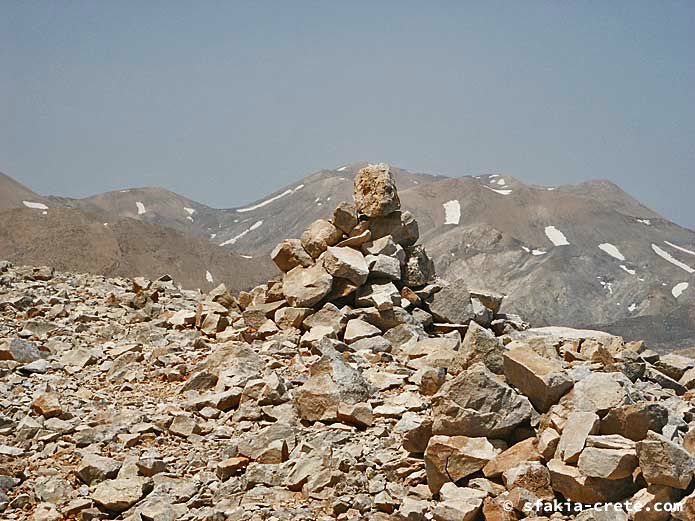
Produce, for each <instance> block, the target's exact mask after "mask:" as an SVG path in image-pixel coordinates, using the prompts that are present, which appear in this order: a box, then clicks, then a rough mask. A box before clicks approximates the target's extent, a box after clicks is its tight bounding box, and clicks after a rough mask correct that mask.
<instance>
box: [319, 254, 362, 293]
mask: <svg viewBox="0 0 695 521" xmlns="http://www.w3.org/2000/svg"><path fill="white" fill-rule="evenodd" d="M323 266H324V268H325V269H326V271H327V272H328V273H330V274H331V275H333V276H334V277H339V278H341V279H347V280H349V281H350V282H352V283H353V284H355V285H357V286H361V285H362V284H364V283H365V282H366V281H367V277H368V276H369V267H368V266H367V261H366V260H365V259H364V255H362V254H361V253H360V252H359V251H357V250H355V249H353V248H338V247H335V246H329V247H328V249H327V250H326V253H324V254H323Z"/></svg>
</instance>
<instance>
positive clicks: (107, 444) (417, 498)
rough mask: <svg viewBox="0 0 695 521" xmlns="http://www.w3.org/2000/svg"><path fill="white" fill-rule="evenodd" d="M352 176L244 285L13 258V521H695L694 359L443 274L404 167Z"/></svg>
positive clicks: (3, 419)
mask: <svg viewBox="0 0 695 521" xmlns="http://www.w3.org/2000/svg"><path fill="white" fill-rule="evenodd" d="M355 187H356V194H355V203H354V204H353V203H351V202H347V203H341V204H339V205H338V208H337V209H336V211H335V212H334V213H333V217H332V220H331V221H328V220H323V221H317V222H316V223H314V224H313V225H311V226H310V227H309V229H308V230H307V231H306V232H305V233H304V234H303V235H302V237H301V239H287V240H285V241H283V243H282V244H281V245H279V246H278V248H276V249H275V250H274V251H273V254H272V256H273V260H274V261H275V263H276V265H277V266H278V268H279V269H280V270H281V271H282V275H281V276H280V277H277V278H276V279H274V280H271V281H268V283H267V284H262V285H260V286H257V287H255V288H253V289H250V290H249V291H245V292H242V293H240V294H239V295H231V294H230V292H229V291H227V289H226V287H225V286H224V285H223V284H222V285H220V286H218V287H217V288H215V289H213V290H212V291H210V292H209V293H208V294H201V293H200V292H196V291H185V290H182V289H180V288H179V287H178V285H177V284H176V283H175V281H172V280H171V279H170V278H169V277H163V278H162V279H160V280H146V279H142V278H138V279H135V280H128V279H123V278H114V279H106V278H103V277H99V276H93V275H86V274H75V273H63V272H59V271H54V270H42V271H41V272H42V273H44V272H45V274H46V276H41V277H36V276H34V273H38V271H37V270H32V269H28V270H27V269H23V268H21V267H14V266H12V265H11V264H9V263H1V265H2V266H3V270H2V274H1V275H0V323H1V324H2V329H0V403H1V404H2V407H0V517H2V518H3V519H14V520H24V519H35V520H39V519H47V520H60V519H80V520H91V519H124V520H125V519H127V520H129V521H148V520H157V521H168V520H172V521H173V520H176V519H182V520H184V521H217V520H225V519H229V520H235V521H236V520H239V521H252V520H253V521H257V520H261V519H273V520H278V521H285V520H287V521H289V520H300V521H302V520H304V521H310V520H312V521H313V520H325V519H339V520H342V521H348V520H357V519H373V520H377V521H379V520H384V521H386V520H392V519H393V520H396V521H399V520H413V521H415V520H417V521H422V520H426V519H435V520H457V521H458V520H461V519H464V520H471V521H517V520H519V519H524V518H525V519H536V520H538V521H540V520H544V521H548V520H549V519H553V520H557V521H560V520H569V519H578V520H585V521H587V520H591V519H627V517H623V518H621V517H616V515H617V514H616V512H608V513H607V514H606V515H607V516H608V517H600V515H599V513H598V512H589V511H588V512H585V513H583V514H579V515H577V514H569V513H559V512H556V513H552V514H547V516H546V517H536V518H534V517H532V516H533V515H534V514H533V513H531V512H522V508H523V505H524V503H526V502H528V501H531V502H534V501H538V500H540V501H552V500H553V499H558V500H562V499H567V500H570V501H580V502H587V503H593V502H619V501H625V500H629V499H632V500H633V501H637V500H639V501H641V502H643V503H644V504H647V505H654V504H655V503H656V502H672V503H676V502H680V503H681V505H682V506H683V510H682V512H680V513H676V514H675V515H674V518H675V519H682V520H686V519H691V518H692V512H693V511H694V509H695V506H694V505H695V499H693V494H692V487H693V483H692V482H693V480H692V478H693V472H695V463H694V461H695V459H694V458H695V453H693V448H694V447H695V434H694V433H695V416H694V414H693V402H694V401H695V393H692V391H688V390H687V389H689V388H690V387H692V385H691V384H692V381H693V376H692V375H693V370H694V368H695V363H694V362H693V361H692V360H690V359H688V358H686V357H682V356H680V355H678V356H676V355H673V356H672V355H666V356H660V355H658V354H657V353H654V352H650V351H648V350H644V349H639V350H638V349H633V347H634V346H630V345H629V344H625V342H623V341H622V339H620V338H618V337H612V336H610V335H604V336H600V337H592V338H585V337H583V336H581V335H582V332H575V333H574V334H575V336H574V337H573V338H571V339H569V338H568V337H566V336H563V335H564V334H565V333H566V332H567V330H566V329H564V330H562V332H563V333H562V334H561V333H558V334H557V335H552V334H549V333H547V332H545V333H544V334H543V335H537V336H534V330H527V328H528V325H526V324H525V323H524V322H523V320H521V319H520V318H519V317H516V316H513V315H506V314H504V313H503V312H502V310H503V307H504V306H503V299H502V296H501V295H497V294H494V293H491V292H488V291H485V290H481V289H470V288H467V287H466V285H465V281H461V280H459V281H454V282H453V283H451V284H447V283H446V282H445V281H442V280H439V279H437V278H436V274H435V272H434V265H433V263H432V260H431V259H430V258H429V256H428V255H427V252H426V251H425V250H424V248H422V247H421V246H420V245H418V244H417V240H418V236H419V233H418V226H417V222H416V221H415V219H414V217H413V216H412V215H411V214H410V213H409V212H407V211H404V210H401V208H400V200H399V198H398V194H397V191H396V188H395V185H394V184H393V179H392V178H391V176H390V174H389V169H388V167H387V166H385V165H377V166H372V167H368V168H367V169H366V170H364V171H363V173H361V174H360V175H359V176H358V179H357V180H356V183H355ZM28 274H30V275H28ZM49 275H50V276H49ZM17 302H28V304H27V305H22V306H16V305H14V304H13V303H17ZM56 306H58V307H59V308H60V310H61V311H60V313H58V314H55V313H54V311H55V309H56ZM674 382H675V384H674ZM679 382H680V383H679ZM509 505H511V509H510V508H509ZM601 515H603V514H601ZM610 516H613V517H610ZM688 516H690V517H688ZM662 519H663V521H666V519H667V518H662V517H658V516H656V515H650V516H643V517H639V516H635V517H634V519H633V518H630V521H662Z"/></svg>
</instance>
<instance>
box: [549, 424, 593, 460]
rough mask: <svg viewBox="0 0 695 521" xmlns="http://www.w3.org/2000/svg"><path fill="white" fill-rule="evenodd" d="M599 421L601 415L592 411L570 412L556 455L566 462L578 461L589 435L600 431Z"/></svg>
mask: <svg viewBox="0 0 695 521" xmlns="http://www.w3.org/2000/svg"><path fill="white" fill-rule="evenodd" d="M599 422H600V420H599V417H598V416H597V415H596V414H594V413H592V412H573V413H570V415H569V416H568V417H567V423H565V426H564V427H563V429H562V435H561V436H560V442H559V443H558V446H557V453H556V457H557V458H560V459H561V460H562V461H564V462H566V463H576V462H577V460H578V459H579V455H580V454H581V452H582V450H584V445H585V444H586V440H587V438H588V437H589V435H591V434H596V433H598V429H599Z"/></svg>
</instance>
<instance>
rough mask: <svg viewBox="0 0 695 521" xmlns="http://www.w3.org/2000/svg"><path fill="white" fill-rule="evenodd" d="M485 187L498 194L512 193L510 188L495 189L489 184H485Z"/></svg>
mask: <svg viewBox="0 0 695 521" xmlns="http://www.w3.org/2000/svg"><path fill="white" fill-rule="evenodd" d="M485 188H487V189H488V190H492V191H493V192H495V193H496V194H500V195H509V194H511V193H512V191H511V190H497V189H496V188H490V187H489V186H486V187H485Z"/></svg>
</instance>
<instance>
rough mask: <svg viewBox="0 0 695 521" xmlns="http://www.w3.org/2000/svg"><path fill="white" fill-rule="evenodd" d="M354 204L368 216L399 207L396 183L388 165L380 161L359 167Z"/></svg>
mask: <svg viewBox="0 0 695 521" xmlns="http://www.w3.org/2000/svg"><path fill="white" fill-rule="evenodd" d="M354 194H355V206H356V208H357V212H358V213H360V214H363V215H366V216H368V217H380V216H384V215H388V214H390V213H393V212H395V211H397V210H399V209H400V207H401V201H400V199H399V198H398V191H397V190H396V183H395V182H394V180H393V176H392V175H391V169H390V168H389V166H388V165H386V164H384V163H380V164H377V165H369V166H366V167H365V168H363V169H361V170H360V171H359V173H358V174H357V176H356V177H355V186H354Z"/></svg>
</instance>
